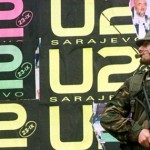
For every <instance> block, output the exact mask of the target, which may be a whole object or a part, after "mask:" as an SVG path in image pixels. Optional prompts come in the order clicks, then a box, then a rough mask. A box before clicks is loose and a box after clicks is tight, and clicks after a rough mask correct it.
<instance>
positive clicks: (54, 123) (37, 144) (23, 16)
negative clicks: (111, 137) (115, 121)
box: [0, 0, 150, 150]
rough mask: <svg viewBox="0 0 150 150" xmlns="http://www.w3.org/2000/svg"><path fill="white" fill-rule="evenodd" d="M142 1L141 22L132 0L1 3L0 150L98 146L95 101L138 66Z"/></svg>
mask: <svg viewBox="0 0 150 150" xmlns="http://www.w3.org/2000/svg"><path fill="white" fill-rule="evenodd" d="M147 4H148V5H147V6H146V7H145V11H146V13H145V14H144V19H143V18H142V19H140V18H139V16H138V15H137V14H138V13H137V14H136V15H135V12H136V11H137V9H136V10H135V9H134V8H135V3H134V0H128V1H127V0H121V1H118V0H111V1H109V0H44V1H39V0H32V1H31V0H19V1H18V0H0V89H1V90H0V100H1V103H0V127H1V128H0V130H1V133H0V149H2V150H3V149H8V150H9V149H10V150H53V149H54V150H85V149H87V150H88V149H89V150H96V149H99V150H101V149H102V145H100V143H99V142H98V140H97V138H96V135H95V132H94V129H93V127H94V126H93V124H92V122H91V119H92V118H91V117H92V115H93V114H94V111H95V110H94V107H93V106H95V104H98V105H99V104H102V105H103V104H105V103H107V102H108V101H110V100H111V98H112V96H113V95H114V93H115V91H116V90H117V89H118V88H119V87H120V86H121V84H122V83H123V82H124V81H125V79H126V78H127V77H129V76H130V75H132V73H133V72H134V71H135V70H136V69H137V68H138V66H139V59H136V58H135V54H136V51H137V46H136V45H135V41H136V40H137V38H142V37H143V36H144V35H145V34H146V32H147V31H148V30H149V22H150V21H149V16H148V14H149V10H150V9H149V8H150V7H149V3H147ZM142 14H143V13H142ZM143 23H144V24H143ZM139 31H140V32H139ZM39 39H40V46H39ZM37 48H39V52H40V63H39V64H38V67H39V70H40V75H39V83H40V91H38V94H40V98H39V97H38V99H36V98H37V97H36V92H37V91H36V86H35V85H36V84H35V79H37V77H35V76H36V74H35V51H36V50H37ZM38 57H39V56H38ZM93 104H94V105H93ZM96 111H97V110H96ZM96 111H95V112H96ZM99 125H100V124H99Z"/></svg>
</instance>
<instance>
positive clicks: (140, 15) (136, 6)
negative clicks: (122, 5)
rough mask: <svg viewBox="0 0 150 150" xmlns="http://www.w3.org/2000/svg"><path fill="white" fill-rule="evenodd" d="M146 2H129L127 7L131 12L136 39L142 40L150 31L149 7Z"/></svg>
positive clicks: (145, 0)
mask: <svg viewBox="0 0 150 150" xmlns="http://www.w3.org/2000/svg"><path fill="white" fill-rule="evenodd" d="M149 4H150V3H149V2H148V0H130V2H129V6H130V9H131V12H132V21H133V24H134V27H135V31H136V34H137V37H138V38H139V39H141V38H144V36H145V34H146V33H147V32H148V30H149V29H150V6H149Z"/></svg>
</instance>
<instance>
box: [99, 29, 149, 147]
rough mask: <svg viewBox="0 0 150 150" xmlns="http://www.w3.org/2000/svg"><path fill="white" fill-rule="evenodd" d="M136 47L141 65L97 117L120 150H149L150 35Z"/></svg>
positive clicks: (137, 42)
mask: <svg viewBox="0 0 150 150" xmlns="http://www.w3.org/2000/svg"><path fill="white" fill-rule="evenodd" d="M136 44H137V45H138V46H139V48H138V50H139V57H140V64H141V65H140V67H139V68H138V69H137V71H136V72H135V74H134V75H133V76H132V77H130V78H129V79H127V80H126V81H125V82H124V84H123V85H122V86H121V87H120V88H119V90H118V91H117V92H116V94H115V95H114V97H113V98H112V100H111V101H109V102H108V103H107V105H106V107H105V109H104V112H103V113H102V114H101V116H100V123H101V125H102V127H103V128H104V129H105V130H106V131H108V132H109V133H110V134H111V135H113V136H114V137H115V138H117V139H118V140H119V141H120V143H121V144H120V147H121V149H122V150H150V100H149V99H150V67H149V65H150V31H149V32H148V33H147V34H146V36H145V37H144V38H143V39H139V40H137V41H136Z"/></svg>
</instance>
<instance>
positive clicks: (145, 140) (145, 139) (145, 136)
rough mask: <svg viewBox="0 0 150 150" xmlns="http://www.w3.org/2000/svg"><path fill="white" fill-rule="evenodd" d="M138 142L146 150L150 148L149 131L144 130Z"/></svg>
mask: <svg viewBox="0 0 150 150" xmlns="http://www.w3.org/2000/svg"><path fill="white" fill-rule="evenodd" d="M138 142H139V143H140V144H141V145H142V146H143V147H146V148H149V147H150V131H149V130H148V129H142V131H141V132H140V134H139V137H138Z"/></svg>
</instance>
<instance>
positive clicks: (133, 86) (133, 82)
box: [129, 72, 150, 125]
mask: <svg viewBox="0 0 150 150" xmlns="http://www.w3.org/2000/svg"><path fill="white" fill-rule="evenodd" d="M146 74H147V72H140V73H137V74H135V75H134V76H132V78H131V79H130V85H129V92H130V98H131V101H130V105H131V113H133V112H134V107H135V101H136V98H135V97H136V94H137V93H139V92H140V90H141V87H142V84H143V81H145V77H146ZM138 102H139V103H141V105H143V107H144V109H145V111H143V113H142V115H141V116H140V118H139V119H138V123H139V124H141V125H142V123H143V122H144V120H145V119H146V117H147V113H148V110H147V108H146V107H145V106H144V104H143V103H142V101H138ZM149 111H150V110H149Z"/></svg>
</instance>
